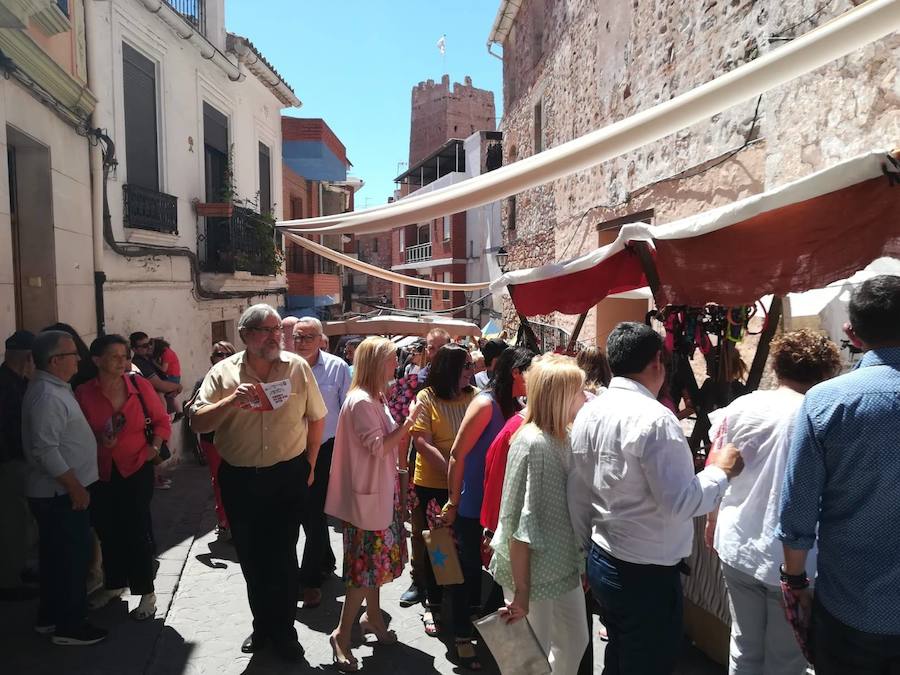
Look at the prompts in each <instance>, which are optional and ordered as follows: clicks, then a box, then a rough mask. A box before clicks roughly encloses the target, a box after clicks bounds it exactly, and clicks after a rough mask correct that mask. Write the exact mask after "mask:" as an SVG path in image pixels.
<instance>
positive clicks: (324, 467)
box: [300, 438, 336, 588]
mask: <svg viewBox="0 0 900 675" xmlns="http://www.w3.org/2000/svg"><path fill="white" fill-rule="evenodd" d="M333 454H334V439H333V438H329V439H328V440H327V441H325V442H324V443H322V446H321V447H320V448H319V457H318V459H317V460H316V479H315V480H314V481H313V484H312V486H310V487H309V489H308V491H307V494H306V506H305V507H304V509H303V532H304V534H305V535H306V543H304V545H303V562H301V563H300V585H301V586H303V588H320V587H321V586H322V573H323V572H324V571H326V570H328V571H330V570H332V569H334V566H335V563H336V560H335V558H334V551H332V550H331V540H330V539H329V537H328V517H327V516H326V515H325V497H326V496H327V494H328V475H329V474H330V473H331V457H332V455H333ZM303 456H304V458H305V457H306V455H305V454H304V455H303ZM304 461H305V459H304ZM307 466H308V463H307ZM308 470H309V469H307V471H308Z"/></svg>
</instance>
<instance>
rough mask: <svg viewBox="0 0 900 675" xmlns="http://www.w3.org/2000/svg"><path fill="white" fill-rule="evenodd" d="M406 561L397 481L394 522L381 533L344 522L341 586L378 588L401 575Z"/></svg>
mask: <svg viewBox="0 0 900 675" xmlns="http://www.w3.org/2000/svg"><path fill="white" fill-rule="evenodd" d="M408 560H409V553H408V552H407V549H406V528H405V527H403V516H402V514H401V512H400V479H399V477H398V478H397V480H396V483H395V484H394V519H393V520H392V521H391V524H390V525H389V526H388V527H387V529H384V530H375V531H372V530H363V529H360V528H358V527H356V526H355V525H352V524H351V523H349V522H347V521H344V583H345V584H346V585H347V586H348V587H349V588H377V587H379V586H382V585H383V584H386V583H388V582H391V581H393V580H394V579H396V578H398V577H399V576H400V575H401V574H403V567H404V566H405V565H406V562H407V561H408Z"/></svg>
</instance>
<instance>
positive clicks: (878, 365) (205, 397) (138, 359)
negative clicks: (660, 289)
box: [0, 276, 900, 675]
mask: <svg viewBox="0 0 900 675" xmlns="http://www.w3.org/2000/svg"><path fill="white" fill-rule="evenodd" d="M898 316H900V278H898V277H892V276H880V277H875V278H873V279H871V280H869V281H866V282H864V283H862V284H860V285H859V286H858V287H857V288H856V289H855V291H854V293H853V295H852V297H851V300H850V324H849V325H848V327H847V331H848V335H849V336H850V339H851V340H852V341H854V343H855V344H857V346H858V347H859V348H860V349H862V350H863V351H864V352H865V353H864V356H863V357H862V359H861V360H860V361H859V362H858V363H857V364H856V367H855V368H854V369H853V370H852V371H851V372H848V373H846V374H843V375H838V373H839V372H840V369H841V361H840V358H839V351H838V348H837V347H836V346H835V344H834V343H833V342H831V340H829V339H828V338H826V337H824V336H822V335H820V334H817V333H815V332H813V331H810V330H799V331H792V332H787V333H784V334H782V335H780V336H779V337H778V338H777V339H776V340H775V341H774V342H773V344H772V346H771V358H772V368H773V370H774V374H775V376H776V378H777V387H776V388H775V389H772V390H767V391H758V392H754V393H749V394H744V395H742V396H739V397H737V398H736V399H734V401H733V402H732V403H730V404H729V405H727V406H724V407H721V408H719V409H718V410H716V411H714V412H713V413H712V414H711V415H710V423H711V429H710V436H709V437H710V444H709V452H708V457H707V459H706V466H705V467H703V468H702V469H700V470H699V471H698V470H696V469H695V458H694V457H693V455H692V452H691V450H690V448H689V446H688V444H687V441H686V439H685V433H684V429H683V427H682V424H681V421H680V417H681V416H682V415H679V413H680V412H682V411H680V410H678V409H677V408H675V407H674V406H673V404H672V402H671V401H670V400H667V391H666V387H665V386H664V385H665V383H666V381H667V367H668V364H669V362H670V358H669V355H668V354H667V353H666V348H665V341H664V339H663V337H662V336H661V335H660V333H659V332H657V331H656V330H655V329H653V328H652V327H650V326H648V325H646V324H643V323H630V322H624V323H621V324H619V325H618V326H616V327H615V328H614V329H613V330H612V331H611V333H610V334H609V337H608V340H607V343H606V349H605V351H604V350H602V349H599V348H588V349H585V350H583V351H582V352H581V353H579V354H578V355H577V358H573V357H571V356H567V355H562V354H542V355H538V354H535V353H533V352H531V351H529V350H528V349H526V348H524V347H515V346H509V345H507V344H506V343H505V342H504V341H502V340H499V339H495V340H488V341H481V342H480V344H474V343H473V344H471V345H470V346H464V345H462V344H458V342H456V341H453V340H451V338H450V336H449V335H448V334H447V333H445V332H444V331H442V330H440V329H435V330H432V331H431V332H430V333H429V334H428V335H427V336H426V337H425V339H424V341H422V342H416V343H414V344H412V345H411V346H409V347H408V348H407V349H405V350H402V351H401V350H398V349H397V347H396V345H395V344H394V343H393V342H392V341H390V340H388V339H386V338H382V337H370V338H367V339H364V340H358V341H353V342H350V343H348V345H347V349H346V350H345V351H344V352H343V358H341V357H339V356H336V355H335V354H332V353H330V351H329V343H328V340H327V338H326V337H325V336H324V330H323V326H322V324H321V323H320V322H319V321H318V320H317V319H315V318H311V317H304V318H296V317H286V318H285V319H282V318H281V317H280V316H279V315H278V313H277V312H276V311H275V310H274V309H273V308H271V307H270V306H268V305H254V306H252V307H250V308H249V309H247V310H246V312H245V313H244V314H243V315H242V316H241V318H240V321H239V325H238V332H239V336H240V339H241V341H242V342H243V344H244V346H245V349H244V351H236V350H235V347H234V346H233V345H231V344H230V343H227V342H219V343H216V345H214V346H213V349H212V353H211V356H210V362H211V368H210V370H209V372H208V373H207V374H206V376H205V377H204V378H203V379H202V381H200V382H198V383H197V385H196V386H195V388H194V392H193V395H192V397H191V398H190V400H189V403H188V405H187V406H186V414H187V416H188V418H189V421H190V424H191V428H192V429H193V430H194V432H196V433H197V434H199V435H200V443H201V447H202V450H203V454H204V456H205V457H206V459H207V463H208V465H209V467H210V474H211V478H212V485H213V489H214V493H215V500H216V515H217V518H218V528H219V534H220V536H222V537H224V538H227V539H230V540H231V541H232V542H233V544H234V547H235V549H236V552H237V556H238V559H239V562H240V566H241V570H242V573H243V576H244V579H245V582H246V587H247V597H248V602H249V606H250V610H251V613H252V616H253V621H252V630H251V632H250V634H249V635H248V636H247V638H246V639H245V640H244V642H243V643H242V645H241V650H242V651H243V652H245V653H255V652H258V651H259V650H261V649H263V648H267V647H271V648H272V649H273V650H274V651H275V652H276V653H277V654H278V655H279V656H281V657H282V658H284V659H286V660H291V661H293V660H297V659H299V658H300V657H301V655H302V654H303V652H304V649H303V646H302V645H301V644H300V642H299V641H298V637H297V632H296V630H295V628H294V620H295V613H296V610H297V605H298V603H302V606H303V608H304V609H309V610H313V609H314V608H316V607H317V606H319V604H320V603H321V602H322V590H321V589H322V582H323V580H324V579H325V578H327V577H328V576H329V575H330V574H331V573H332V572H333V571H334V570H335V569H336V566H337V560H336V557H335V555H334V552H333V551H332V548H331V545H330V543H329V532H328V517H329V516H330V517H331V518H333V519H334V520H335V521H336V524H337V525H338V526H339V527H340V529H341V532H342V538H343V547H342V551H341V555H340V556H339V557H340V562H341V568H342V569H341V572H342V577H343V581H344V584H345V587H346V593H345V598H344V602H343V606H342V610H341V615H340V620H339V622H338V625H337V626H336V627H335V628H334V630H333V632H332V633H331V635H330V637H329V641H330V645H331V649H332V652H333V658H334V663H335V665H336V667H337V668H338V669H339V670H341V671H343V672H354V671H356V670H358V669H359V668H360V667H361V664H360V661H359V659H358V658H357V657H356V656H355V655H354V653H353V642H352V637H351V636H352V632H353V629H354V624H357V625H358V626H359V629H360V630H361V632H362V633H363V634H364V635H372V636H374V638H375V640H377V642H379V643H381V644H392V643H395V642H397V640H398V637H397V634H396V633H395V632H394V631H392V630H390V628H389V626H388V625H387V624H386V622H385V618H384V614H383V612H382V610H381V597H380V589H381V587H382V586H383V585H385V584H386V583H389V582H391V581H393V580H396V579H397V578H399V577H400V576H401V575H402V574H403V572H404V570H405V568H406V565H407V564H408V563H409V565H410V569H411V576H412V584H411V586H410V587H409V588H408V589H407V590H406V591H405V592H404V593H403V595H402V597H401V605H403V606H412V605H415V604H418V603H421V604H422V606H423V607H422V615H421V617H422V630H423V631H424V633H425V634H426V635H429V636H443V635H445V634H446V636H447V637H448V638H450V642H449V644H451V645H452V648H453V650H454V652H455V653H454V654H453V657H454V659H455V661H456V662H457V663H458V665H459V666H461V667H462V668H464V669H466V670H469V671H478V670H481V669H482V667H483V664H482V663H481V661H480V659H479V656H478V651H477V650H476V644H477V639H478V638H477V632H476V630H475V628H474V621H475V620H477V619H478V618H479V617H481V616H484V615H486V614H489V613H492V612H495V611H497V612H499V613H500V615H501V616H502V617H503V619H504V620H505V621H506V622H508V623H515V622H519V621H527V622H528V624H529V625H530V627H531V631H532V634H533V636H534V639H535V640H536V642H537V643H538V644H539V645H540V647H541V648H542V650H543V651H544V653H545V654H546V655H547V657H548V660H549V663H550V666H551V669H552V672H554V673H564V674H574V673H583V672H591V671H592V662H591V654H592V649H591V647H590V643H591V639H592V637H593V636H592V633H593V632H594V631H593V630H592V629H591V626H592V619H591V614H592V612H595V613H598V614H599V615H600V619H601V621H602V624H603V626H604V629H605V637H604V639H608V644H607V646H606V653H605V663H604V669H603V672H604V673H606V674H607V675H615V674H619V673H622V674H626V673H627V674H648V675H650V674H657V673H660V674H662V673H670V672H672V671H673V669H674V667H675V663H676V660H677V658H678V654H679V650H680V648H681V644H682V632H683V595H682V586H681V583H682V579H681V576H682V574H685V573H690V569H689V567H688V565H687V564H686V562H685V560H686V559H687V558H688V557H689V556H690V554H691V551H692V542H693V536H694V520H695V519H696V518H698V517H701V516H705V517H706V523H707V525H706V544H707V545H708V546H709V547H711V548H714V549H715V550H716V551H717V553H718V556H719V558H720V559H721V561H722V567H723V575H724V581H725V585H726V588H727V592H728V599H729V608H730V612H731V644H730V650H729V651H730V656H729V658H730V664H729V672H730V673H732V674H733V675H741V674H750V673H755V674H765V675H769V674H772V673H775V674H780V673H785V674H796V675H800V674H801V673H804V672H805V670H806V668H807V665H808V661H809V660H810V659H811V660H813V661H814V662H815V667H816V672H817V673H820V675H830V674H832V673H835V674H837V673H873V674H874V673H886V672H894V670H896V669H897V668H898V667H900V619H898V613H897V611H896V607H897V606H898V604H900V567H898V566H897V565H896V562H895V561H894V559H893V558H894V554H892V553H891V551H895V550H897V547H898V545H900V528H898V526H897V523H898V522H900V506H898V501H897V500H896V498H895V495H894V492H893V489H894V487H895V485H896V484H897V482H898V480H900V457H898V450H900V446H898V438H900V437H898V435H897V433H896V431H895V430H894V426H895V424H896V420H897V415H898V413H900V408H898V401H900V322H898V320H897V317H898ZM155 342H156V341H150V340H149V339H148V338H147V336H146V334H144V333H134V334H132V335H131V336H130V338H129V339H127V340H126V339H124V338H122V337H119V336H115V335H108V336H103V337H100V338H98V339H97V340H95V341H94V342H93V343H92V345H91V346H90V350H89V356H90V360H91V363H92V364H93V366H94V367H95V368H96V372H94V373H93V374H90V373H85V372H84V371H80V370H79V365H80V364H79V357H81V359H82V360H84V358H85V356H84V355H83V354H82V353H81V350H80V349H79V348H78V347H77V346H76V342H75V341H74V340H73V338H72V336H71V335H70V334H69V333H66V332H61V331H58V330H48V331H44V332H41V333H40V334H39V335H37V336H30V335H26V334H23V333H17V334H15V335H13V336H12V337H11V338H10V339H9V340H7V344H6V348H7V351H6V362H5V364H4V366H2V368H0V377H2V378H3V379H2V383H0V389H2V391H3V396H4V399H3V402H4V408H3V424H4V427H3V433H4V451H5V453H6V454H5V455H4V457H3V462H0V477H2V480H3V484H4V485H5V486H9V485H10V484H11V483H12V482H13V481H14V480H15V479H14V478H13V476H22V477H24V478H23V479H22V480H23V481H24V482H23V483H22V485H23V486H24V487H23V488H22V490H21V493H20V494H21V495H23V496H27V498H28V501H29V503H30V507H31V512H32V513H33V514H34V517H35V519H36V520H37V523H38V528H39V533H40V555H39V558H40V573H39V574H40V582H41V583H40V589H41V590H40V593H41V601H40V609H39V614H38V617H37V621H36V626H35V628H36V630H38V631H39V632H45V633H50V634H52V636H53V637H52V639H53V641H54V642H55V643H56V644H90V643H92V642H96V641H99V640H101V639H102V638H103V637H104V635H105V633H104V631H102V630H100V629H97V628H94V627H93V626H92V625H91V624H89V623H88V622H87V620H86V617H87V612H88V609H89V607H97V606H101V605H102V604H104V603H105V602H109V600H111V599H113V598H115V597H118V596H119V595H121V594H122V593H123V592H124V589H125V588H129V589H130V591H131V593H133V594H135V595H140V596H141V599H140V602H139V604H138V606H137V609H135V610H134V612H133V613H132V615H133V617H134V618H135V619H138V620H141V619H145V618H148V617H150V616H153V612H154V610H155V599H154V595H153V565H152V562H153V556H154V550H155V546H154V541H153V531H152V521H151V518H150V509H149V506H150V499H151V496H152V494H153V488H154V480H155V478H154V462H158V461H159V460H160V453H161V450H162V448H163V447H164V443H165V441H166V440H167V438H168V437H169V434H170V433H171V422H170V419H171V414H172V409H173V408H174V406H168V407H167V395H169V396H171V394H173V393H174V394H177V393H178V392H180V391H181V389H180V387H181V384H180V381H179V380H180V372H179V367H178V363H177V357H174V353H172V354H171V355H167V353H166V352H167V350H169V351H171V348H170V347H169V346H168V345H166V344H160V346H157V347H154V346H153V344H152V343H155ZM132 352H133V353H132ZM154 355H155V356H154ZM173 357H174V358H173ZM143 361H150V363H149V364H145V363H143ZM32 362H33V367H34V372H33V373H32V372H31V371H30V370H29V368H30V367H31V366H30V365H29V364H30V363H32ZM132 362H133V363H134V365H135V366H136V367H137V368H138V369H139V370H140V372H141V373H142V374H143V375H138V374H135V373H133V372H132V370H131V364H132ZM145 368H146V370H145ZM78 377H80V378H81V380H80V381H79V382H78V386H77V387H75V389H74V391H73V388H72V387H71V386H70V384H69V383H70V382H73V381H74V380H75V378H78ZM16 397H18V398H17V399H16ZM14 399H16V400H18V401H19V402H20V403H19V410H20V413H19V415H20V426H19V427H16V426H15V425H10V420H11V419H12V418H13V417H14V416H15V414H16V413H15V410H14V409H13V408H12V407H8V405H9V403H8V402H10V401H13V400H14ZM673 408H674V410H673ZM17 429H18V431H17ZM16 434H18V436H17V435H16ZM9 443H17V445H8V444H9ZM17 452H18V454H16V453H17ZM5 498H8V496H7V495H5ZM20 506H21V505H20ZM7 510H8V511H10V512H12V511H13V509H11V508H10V509H3V511H7ZM0 517H3V518H7V519H8V514H7V513H2V514H0ZM407 521H409V531H408V530H407V524H406V523H407ZM92 527H93V529H94V531H95V532H96V533H97V536H98V537H99V541H100V547H101V550H102V564H103V575H104V588H103V589H101V590H99V591H97V592H95V593H94V594H93V595H92V596H91V598H90V603H88V599H87V597H86V584H85V579H86V578H87V577H88V573H89V568H90V565H91V551H92V547H91V537H92V535H91V528H92ZM301 528H303V530H304V533H305V544H304V549H303V552H302V556H298V552H297V543H298V540H299V532H300V529H301ZM441 528H450V532H451V533H452V541H453V542H454V544H455V549H456V551H455V553H456V557H457V558H458V561H459V567H460V569H461V573H462V574H461V583H452V584H448V585H446V586H445V585H442V583H441V581H442V578H443V577H442V574H439V573H438V572H439V571H440V570H436V569H435V567H434V565H433V559H432V557H431V556H430V554H429V552H428V545H427V543H428V540H429V537H430V534H431V533H433V532H434V531H435V530H439V529H441ZM5 531H9V530H5ZM16 536H19V535H16ZM25 562H26V561H25V559H24V558H21V559H19V560H17V561H15V563H14V565H15V566H17V567H16V569H15V570H14V571H15V573H16V574H19V573H21V571H22V570H23V569H24V568H25V566H26V565H25ZM2 571H3V573H4V575H5V576H4V577H3V579H0V582H3V580H4V579H6V578H7V577H8V575H9V570H7V569H5V568H4V569H3V570H2ZM485 571H487V572H488V573H489V574H485ZM4 583H5V582H4ZM12 586H16V584H12ZM813 587H814V588H815V593H814V594H813V592H812V590H813ZM3 590H4V591H6V590H8V589H7V588H4V589H3ZM363 606H364V609H363ZM785 607H787V609H788V610H789V613H790V614H792V621H790V622H789V619H788V618H786V614H785ZM792 624H793V625H792ZM807 628H808V630H807ZM795 630H796V632H797V633H798V635H797V636H795ZM892 669H893V670H892Z"/></svg>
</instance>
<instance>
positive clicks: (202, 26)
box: [163, 0, 206, 36]
mask: <svg viewBox="0 0 900 675" xmlns="http://www.w3.org/2000/svg"><path fill="white" fill-rule="evenodd" d="M163 2H165V3H166V4H167V5H168V6H169V7H171V8H172V9H174V10H175V11H176V12H178V13H179V14H180V15H181V18H182V19H184V20H185V21H187V22H188V23H189V24H191V25H192V26H193V27H194V28H195V29H197V30H198V31H199V32H200V34H201V35H204V36H205V35H206V0H163Z"/></svg>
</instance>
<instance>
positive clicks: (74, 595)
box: [29, 494, 93, 633]
mask: <svg viewBox="0 0 900 675" xmlns="http://www.w3.org/2000/svg"><path fill="white" fill-rule="evenodd" d="M29 503H30V505H31V512H32V513H33V514H34V518H35V520H37V524H38V532H39V534H40V538H41V540H40V553H39V555H40V578H41V599H40V605H39V606H38V619H37V623H38V625H39V626H49V625H55V626H56V630H57V631H59V632H61V633H65V632H66V631H68V630H71V629H74V628H77V627H78V626H80V625H81V623H82V622H83V621H84V619H85V617H86V616H87V585H86V579H87V573H88V567H89V565H90V561H91V552H92V549H93V546H92V543H91V523H90V518H89V515H88V511H87V510H84V511H75V510H74V509H72V501H71V500H70V499H69V495H67V494H64V495H57V496H56V497H47V498H32V499H29Z"/></svg>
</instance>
